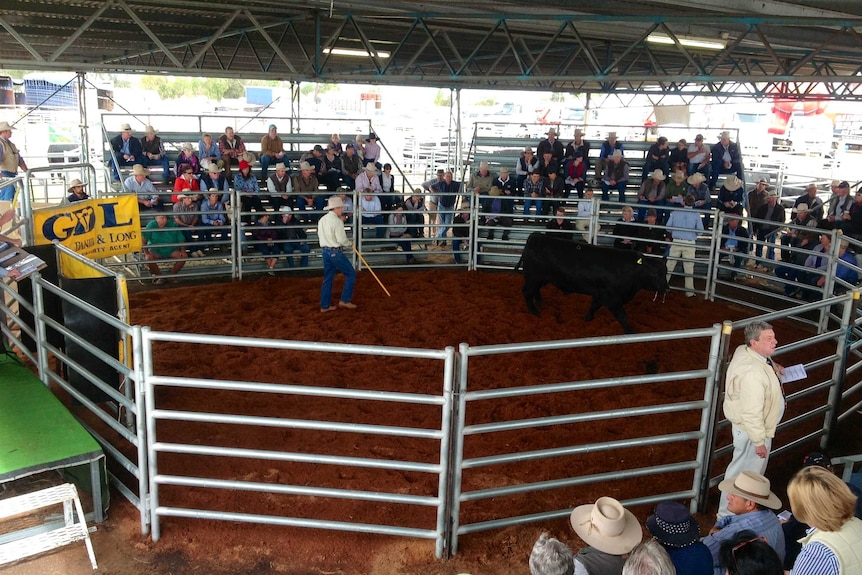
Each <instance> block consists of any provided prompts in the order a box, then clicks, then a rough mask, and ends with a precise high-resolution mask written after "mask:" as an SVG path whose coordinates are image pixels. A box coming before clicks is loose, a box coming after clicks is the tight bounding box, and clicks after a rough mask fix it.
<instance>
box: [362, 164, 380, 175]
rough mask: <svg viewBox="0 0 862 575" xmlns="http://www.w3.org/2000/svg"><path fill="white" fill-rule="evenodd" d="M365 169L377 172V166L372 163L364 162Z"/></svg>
mask: <svg viewBox="0 0 862 575" xmlns="http://www.w3.org/2000/svg"><path fill="white" fill-rule="evenodd" d="M365 170H366V171H367V172H368V173H370V174H376V173H377V166H375V165H374V164H373V163H371V164H365Z"/></svg>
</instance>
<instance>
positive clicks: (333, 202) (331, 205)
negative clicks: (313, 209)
mask: <svg viewBox="0 0 862 575" xmlns="http://www.w3.org/2000/svg"><path fill="white" fill-rule="evenodd" d="M343 207H344V202H343V201H341V198H339V197H338V196H332V197H330V198H329V200H327V202H326V207H325V208H323V209H324V210H334V209H335V208H343Z"/></svg>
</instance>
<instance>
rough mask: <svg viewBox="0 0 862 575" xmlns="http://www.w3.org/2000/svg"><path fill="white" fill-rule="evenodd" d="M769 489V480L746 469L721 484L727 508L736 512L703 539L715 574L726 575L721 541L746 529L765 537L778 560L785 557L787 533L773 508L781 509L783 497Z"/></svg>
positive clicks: (718, 522) (723, 519) (729, 538)
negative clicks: (721, 552) (785, 533)
mask: <svg viewBox="0 0 862 575" xmlns="http://www.w3.org/2000/svg"><path fill="white" fill-rule="evenodd" d="M769 488H770V485H769V480H768V479H767V478H765V477H764V476H762V475H760V474H759V473H754V472H753V471H743V472H742V473H740V474H739V475H737V476H736V477H729V478H727V479H725V480H724V481H722V482H721V483H719V484H718V489H719V490H720V491H721V493H722V495H723V496H725V497H727V501H728V506H727V509H728V511H730V512H731V513H733V515H727V516H725V517H722V518H721V519H719V520H718V521H717V522H716V524H715V527H713V528H712V529H711V530H710V531H709V535H707V536H706V537H704V538H703V544H704V545H706V546H707V547H708V548H709V552H710V553H711V554H712V564H713V567H714V569H715V575H723V574H724V571H725V568H724V567H722V566H721V559H720V556H719V550H720V548H721V544H722V543H724V542H725V541H729V540H731V539H733V537H734V536H735V535H736V534H737V533H739V532H740V531H744V530H749V531H753V532H754V533H755V535H758V536H762V537H764V538H765V539H766V542H767V543H769V546H770V547H772V548H773V549H774V550H775V552H776V553H777V554H778V557H779V559H783V558H784V532H783V531H782V529H781V524H780V523H779V522H778V517H776V516H775V512H774V511H773V510H775V509H780V508H781V500H780V499H778V496H777V495H775V494H774V493H772V491H770V489H769Z"/></svg>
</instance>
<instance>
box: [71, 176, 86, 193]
mask: <svg viewBox="0 0 862 575" xmlns="http://www.w3.org/2000/svg"><path fill="white" fill-rule="evenodd" d="M86 185H87V182H82V181H81V180H79V179H78V178H75V179H74V180H72V181H71V182H69V187H68V188H67V189H66V191H67V192H71V191H72V188H77V187H78V186H86Z"/></svg>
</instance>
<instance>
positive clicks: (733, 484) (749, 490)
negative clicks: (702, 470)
mask: <svg viewBox="0 0 862 575" xmlns="http://www.w3.org/2000/svg"><path fill="white" fill-rule="evenodd" d="M718 489H719V490H720V491H721V492H722V493H732V494H734V495H736V496H737V497H742V498H743V499H748V500H750V501H754V502H755V503H759V504H761V505H763V506H764V507H768V508H769V509H780V508H781V500H780V499H779V498H778V496H777V495H776V494H774V493H773V492H772V491H770V490H769V480H768V479H767V478H765V477H764V476H762V475H760V474H759V473H755V472H753V471H743V472H742V473H740V474H739V475H737V476H736V477H730V478H728V479H725V480H724V481H722V482H721V483H719V484H718Z"/></svg>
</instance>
